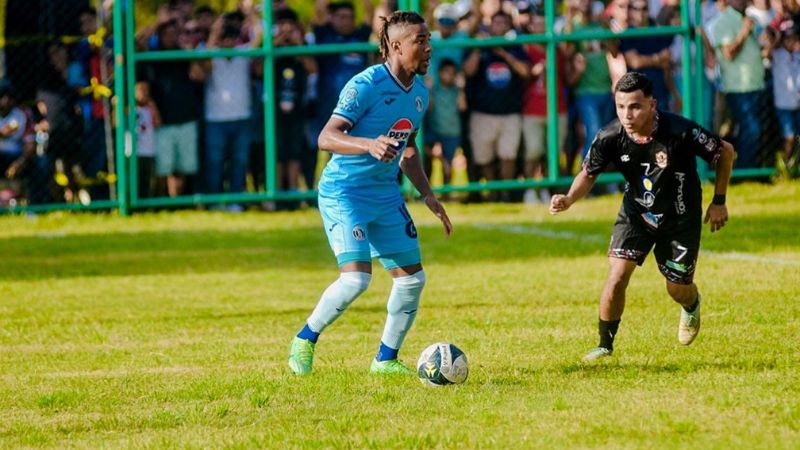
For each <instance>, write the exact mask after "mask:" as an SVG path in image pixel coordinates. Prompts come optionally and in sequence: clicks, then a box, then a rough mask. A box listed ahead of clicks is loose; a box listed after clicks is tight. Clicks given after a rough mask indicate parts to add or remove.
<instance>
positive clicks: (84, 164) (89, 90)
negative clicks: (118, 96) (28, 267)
mask: <svg viewBox="0 0 800 450" xmlns="http://www.w3.org/2000/svg"><path fill="white" fill-rule="evenodd" d="M79 18H80V28H81V34H82V35H83V36H84V37H83V38H82V39H81V40H80V42H79V43H78V45H77V48H76V50H75V53H76V60H75V61H74V62H73V63H72V64H71V65H70V68H69V78H68V83H69V85H70V86H72V87H73V88H75V89H76V90H78V91H79V92H81V93H82V97H81V101H80V106H81V109H82V111H83V116H84V128H83V131H84V132H83V153H84V159H83V160H82V161H81V162H80V166H81V169H82V170H83V173H84V175H86V176H87V177H89V178H91V179H95V178H97V177H98V173H99V172H106V171H108V153H107V149H106V129H105V116H106V109H105V108H106V104H105V99H106V98H107V97H108V96H109V95H110V92H111V91H110V90H109V89H108V87H107V86H104V85H103V82H104V81H105V80H104V78H103V71H104V69H103V68H102V65H103V64H106V66H107V67H106V69H105V70H106V73H113V70H112V69H111V68H110V67H108V65H109V61H108V60H106V59H105V58H104V53H106V52H105V51H104V49H103V47H105V46H107V45H109V43H110V41H108V40H105V39H100V40H98V39H90V37H95V38H98V37H100V38H102V36H96V33H97V32H98V27H97V12H96V11H95V9H94V8H91V7H87V8H84V9H83V10H82V11H81V13H80V15H79ZM91 191H92V192H91V197H92V198H93V199H95V200H96V199H102V198H108V196H109V190H108V185H107V184H106V185H103V186H98V187H94V188H92V189H91Z"/></svg>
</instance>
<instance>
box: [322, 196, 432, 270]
mask: <svg viewBox="0 0 800 450" xmlns="http://www.w3.org/2000/svg"><path fill="white" fill-rule="evenodd" d="M319 212H320V215H322V223H323V225H324V226H325V233H326V234H327V235H328V243H329V244H330V246H331V249H332V250H333V253H334V255H336V261H337V263H338V264H339V266H341V265H343V264H346V263H349V262H371V261H372V258H378V260H379V261H380V263H381V264H382V265H383V267H384V268H385V269H386V270H390V269H396V268H398V267H405V266H411V265H414V264H419V263H420V262H421V261H422V257H421V255H420V251H419V240H418V239H417V228H416V227H415V226H414V220H413V219H412V218H411V214H409V213H408V209H406V204H405V202H404V201H403V198H402V197H401V196H399V195H398V196H397V198H396V199H393V200H391V201H385V200H375V199H370V198H365V197H353V196H346V195H342V196H338V197H336V198H334V197H330V196H326V195H322V194H320V195H319Z"/></svg>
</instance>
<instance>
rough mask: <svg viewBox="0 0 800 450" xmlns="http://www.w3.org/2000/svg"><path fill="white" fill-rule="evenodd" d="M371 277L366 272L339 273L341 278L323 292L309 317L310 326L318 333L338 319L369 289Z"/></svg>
mask: <svg viewBox="0 0 800 450" xmlns="http://www.w3.org/2000/svg"><path fill="white" fill-rule="evenodd" d="M371 279H372V275H371V274H368V273H365V272H342V273H341V274H339V279H337V280H336V281H334V282H333V283H332V284H331V285H330V286H328V288H327V289H325V292H323V293H322V297H321V298H320V299H319V303H317V307H316V308H314V312H312V313H311V316H309V317H308V321H307V322H308V327H309V328H311V330H312V331H314V332H316V333H321V332H322V330H324V329H325V327H327V326H328V325H330V324H332V323H333V322H334V321H335V320H336V319H338V318H339V316H341V315H342V313H343V312H344V311H345V310H346V309H347V307H348V306H350V304H351V303H353V301H354V300H355V299H356V298H358V296H359V295H361V293H362V292H364V291H366V290H367V287H369V281H370V280H371Z"/></svg>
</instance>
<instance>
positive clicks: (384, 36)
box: [378, 11, 425, 60]
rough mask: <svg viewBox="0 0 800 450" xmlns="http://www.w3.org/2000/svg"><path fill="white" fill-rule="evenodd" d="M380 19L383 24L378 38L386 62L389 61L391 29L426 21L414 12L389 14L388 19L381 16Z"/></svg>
mask: <svg viewBox="0 0 800 450" xmlns="http://www.w3.org/2000/svg"><path fill="white" fill-rule="evenodd" d="M380 19H381V22H382V24H381V31H380V33H379V34H378V37H379V38H380V41H381V47H380V49H381V56H382V57H383V59H386V60H388V59H389V27H393V26H395V25H406V24H410V25H417V24H420V23H425V19H424V18H423V17H422V16H420V15H419V14H417V13H415V12H414V11H395V12H393V13H391V14H389V16H388V17H384V16H381V18H380Z"/></svg>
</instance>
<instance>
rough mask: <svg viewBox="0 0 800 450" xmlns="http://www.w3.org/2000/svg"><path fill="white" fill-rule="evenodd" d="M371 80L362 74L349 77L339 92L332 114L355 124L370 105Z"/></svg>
mask: <svg viewBox="0 0 800 450" xmlns="http://www.w3.org/2000/svg"><path fill="white" fill-rule="evenodd" d="M371 86H372V81H370V80H368V79H366V78H365V77H363V76H356V77H353V78H352V79H350V81H348V82H347V84H346V85H345V86H344V89H342V92H341V93H340V94H339V102H338V103H337V104H336V108H334V109H333V115H335V116H339V117H341V118H343V119H345V120H347V121H348V122H350V125H355V124H356V123H357V122H358V121H359V120H360V119H361V117H363V116H364V113H366V112H367V110H368V109H369V106H370V99H371V97H372V95H371V93H370V92H371V89H370V87H371Z"/></svg>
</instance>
